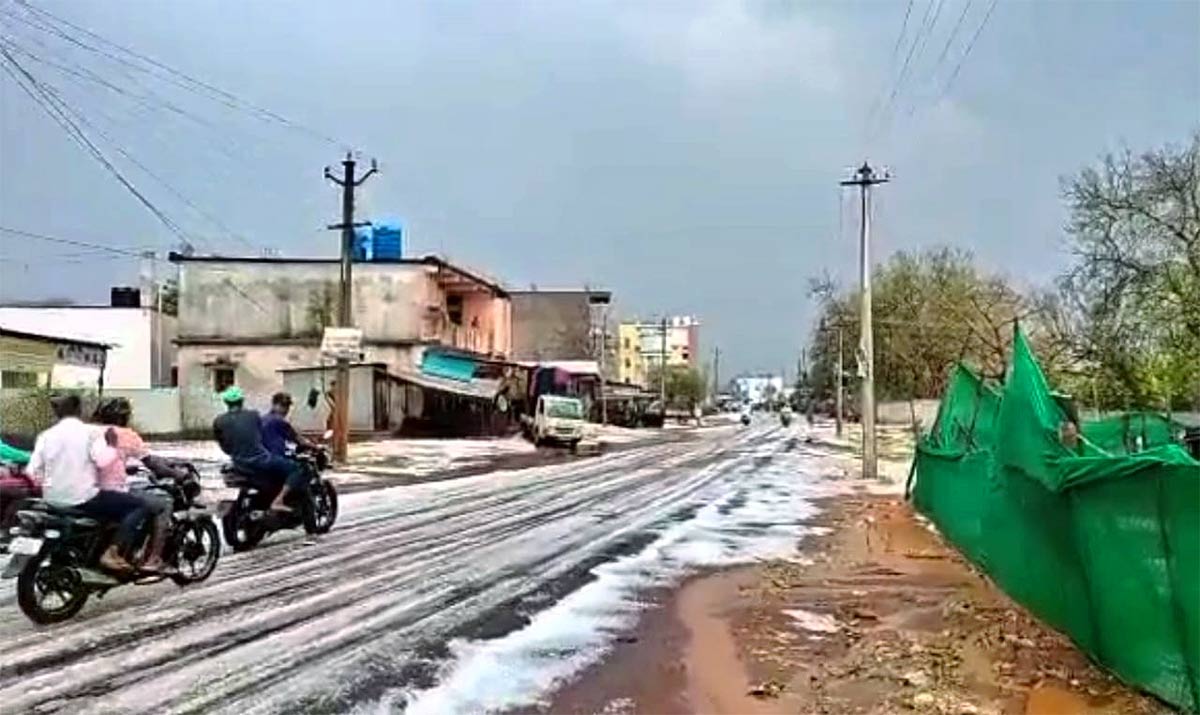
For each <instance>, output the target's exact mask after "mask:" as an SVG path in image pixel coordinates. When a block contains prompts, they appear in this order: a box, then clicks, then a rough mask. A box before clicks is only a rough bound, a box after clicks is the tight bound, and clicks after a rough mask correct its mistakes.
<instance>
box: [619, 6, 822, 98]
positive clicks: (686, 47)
mask: <svg viewBox="0 0 1200 715" xmlns="http://www.w3.org/2000/svg"><path fill="white" fill-rule="evenodd" d="M757 8H758V6H757V5H755V4H751V3H748V2H744V1H742V0H711V1H709V2H702V3H697V4H695V5H692V4H686V5H673V4H663V5H655V4H650V5H648V6H642V7H639V8H637V9H636V10H634V11H630V12H628V13H626V14H625V15H623V16H622V17H621V18H620V24H621V27H622V29H623V30H624V31H625V32H626V33H627V35H628V36H629V37H630V38H631V40H632V41H633V44H634V46H635V49H636V50H637V51H638V52H639V54H641V55H642V56H643V57H644V58H645V59H647V60H649V61H651V62H654V63H657V64H661V65H665V66H670V67H675V68H677V69H679V70H680V71H682V72H683V73H684V75H685V77H686V79H687V81H688V82H689V83H690V84H692V85H693V86H694V87H696V88H697V89H700V90H705V91H715V92H722V91H728V90H740V89H755V88H756V89H763V88H764V87H769V86H771V85H772V84H773V83H776V82H786V83H796V84H799V85H800V86H803V87H806V88H809V89H814V90H820V91H829V92H832V91H835V90H837V89H838V88H839V86H840V84H841V81H840V80H841V77H840V74H839V72H838V70H837V59H838V57H837V52H836V43H835V41H834V40H835V37H834V34H833V32H832V31H830V30H829V29H827V28H824V27H822V26H820V25H818V24H817V23H816V22H814V21H813V20H812V19H810V18H806V17H805V16H804V15H802V14H800V13H792V14H788V15H780V14H776V13H764V12H756V11H755V10H756V9H757Z"/></svg>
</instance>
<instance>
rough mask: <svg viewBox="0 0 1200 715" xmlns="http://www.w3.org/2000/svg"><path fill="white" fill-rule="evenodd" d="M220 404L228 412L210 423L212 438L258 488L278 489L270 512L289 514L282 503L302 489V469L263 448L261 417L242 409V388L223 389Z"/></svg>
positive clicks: (243, 399) (243, 398)
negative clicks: (211, 424)
mask: <svg viewBox="0 0 1200 715" xmlns="http://www.w3.org/2000/svg"><path fill="white" fill-rule="evenodd" d="M221 401H222V402H224V403H225V406H226V408H228V411H227V412H226V413H225V414H223V415H221V416H219V417H217V418H216V419H215V420H213V437H214V438H215V439H216V440H217V444H219V445H220V446H221V451H223V452H225V454H227V455H229V458H230V459H232V460H233V464H234V466H235V467H237V469H238V470H239V471H241V472H244V473H245V474H246V475H247V476H250V477H251V478H254V479H258V480H260V481H261V482H262V484H261V486H260V488H262V489H270V490H272V491H273V490H275V489H278V490H279V493H278V494H277V495H276V496H275V499H274V500H273V501H272V502H271V510H272V511H283V512H289V511H291V510H292V509H291V507H289V506H287V505H286V504H285V503H284V500H285V499H286V498H287V495H288V494H289V493H290V492H291V491H293V490H297V491H299V490H301V489H303V488H304V470H303V469H301V468H300V465H299V464H297V463H295V462H293V461H292V460H290V459H287V458H285V457H279V456H276V455H273V454H271V453H270V452H268V451H267V448H266V447H265V446H263V430H262V417H261V416H260V415H259V414H258V411H257V410H247V409H244V405H245V401H246V397H245V395H244V394H243V393H242V388H240V387H238V386H237V385H234V386H233V387H230V388H229V389H227V390H225V391H224V392H222V393H221Z"/></svg>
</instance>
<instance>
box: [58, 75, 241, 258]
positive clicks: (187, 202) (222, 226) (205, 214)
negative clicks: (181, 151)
mask: <svg viewBox="0 0 1200 715" xmlns="http://www.w3.org/2000/svg"><path fill="white" fill-rule="evenodd" d="M43 84H44V85H45V86H46V89H47V90H48V91H50V92H51V93H53V94H54V96H55V97H56V98H57V99H58V101H59V103H60V105H61V106H62V108H63V109H65V110H67V111H70V113H71V114H72V116H74V117H75V119H76V120H77V121H78V122H79V123H81V124H83V126H85V127H87V128H88V129H91V130H92V131H94V132H95V133H96V134H98V135H100V137H102V138H103V139H105V140H106V141H108V143H109V144H110V145H112V147H113V149H114V150H116V152H117V153H118V154H120V155H121V156H123V157H125V159H126V160H127V161H129V162H130V163H131V164H133V165H134V166H136V167H137V168H139V169H141V170H142V171H143V172H144V173H145V174H146V175H147V176H149V177H150V178H151V179H154V180H155V181H156V182H158V183H159V185H161V186H162V187H163V188H164V189H166V190H167V191H168V192H169V193H170V194H171V195H173V196H174V197H175V198H177V199H179V200H180V201H181V202H183V203H184V205H186V206H187V207H188V208H190V209H192V210H193V211H195V212H196V213H197V214H198V215H199V216H200V217H201V218H204V219H205V220H207V221H208V222H209V223H211V224H213V225H214V226H216V227H217V228H219V229H221V230H222V231H224V232H225V233H226V234H228V235H229V236H230V237H232V238H234V239H235V240H237V241H238V242H240V243H242V244H243V245H245V246H246V247H247V248H250V249H253V248H255V246H254V244H253V243H251V242H250V240H249V239H247V238H246V237H244V236H242V235H240V234H238V233H236V232H234V230H233V229H231V228H229V227H228V226H226V225H225V224H224V223H223V222H222V221H221V220H220V219H218V218H216V217H215V216H212V215H211V214H209V213H208V212H207V211H205V210H204V209H202V208H200V207H199V206H197V205H196V203H195V202H194V201H192V200H191V199H189V198H188V197H187V196H186V195H184V194H183V192H181V191H180V190H179V189H177V188H175V187H174V186H172V185H171V184H170V183H169V182H168V181H167V180H166V179H164V178H162V177H161V176H159V175H158V174H156V173H155V172H154V171H152V170H151V169H150V168H149V167H148V166H146V165H145V164H143V163H142V162H141V161H139V160H138V159H137V157H135V156H133V155H132V154H130V153H129V152H128V151H126V150H125V148H124V147H122V146H121V145H120V144H119V143H118V142H117V141H116V140H115V139H113V138H112V137H111V136H110V135H108V134H107V133H106V132H104V130H102V129H100V128H99V127H97V126H96V125H95V124H93V123H91V122H90V121H88V119H87V118H86V117H84V116H83V115H82V113H80V112H79V110H78V109H75V108H74V107H73V106H72V105H71V104H70V103H69V102H67V101H66V99H64V98H63V96H62V94H61V93H59V92H58V91H57V90H56V89H55V88H54V87H53V86H52V85H50V84H47V83H43Z"/></svg>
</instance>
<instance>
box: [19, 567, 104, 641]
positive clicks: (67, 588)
mask: <svg viewBox="0 0 1200 715" xmlns="http://www.w3.org/2000/svg"><path fill="white" fill-rule="evenodd" d="M51 595H56V596H58V600H57V605H48V604H47V597H48V596H51ZM87 599H88V589H87V586H86V585H84V583H83V576H82V575H80V573H79V570H78V569H76V568H73V567H71V566H62V565H59V564H55V563H53V562H52V561H51V560H50V557H49V556H41V557H38V558H33V559H30V560H29V563H27V564H25V567H24V568H22V569H21V573H20V574H19V575H18V576H17V605H18V606H20V607H21V612H22V613H24V614H25V615H26V616H28V617H29V620H31V621H33V622H34V623H37V624H39V625H49V624H51V623H62V622H63V621H65V620H68V619H70V618H71V617H73V616H74V615H75V614H76V613H79V609H81V608H83V604H85V603H87Z"/></svg>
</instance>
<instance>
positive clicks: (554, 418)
mask: <svg viewBox="0 0 1200 715" xmlns="http://www.w3.org/2000/svg"><path fill="white" fill-rule="evenodd" d="M584 424H586V423H585V421H584V419H583V403H582V402H580V401H579V400H577V399H575V398H574V397H563V396H561V395H538V399H537V405H536V406H535V407H534V410H533V418H532V420H531V421H530V424H529V427H528V431H529V434H530V437H531V438H532V439H533V443H534V444H536V445H539V446H540V445H543V444H561V445H566V446H568V447H570V448H571V449H575V448H576V447H578V446H579V442H580V440H582V439H583V428H584Z"/></svg>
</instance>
